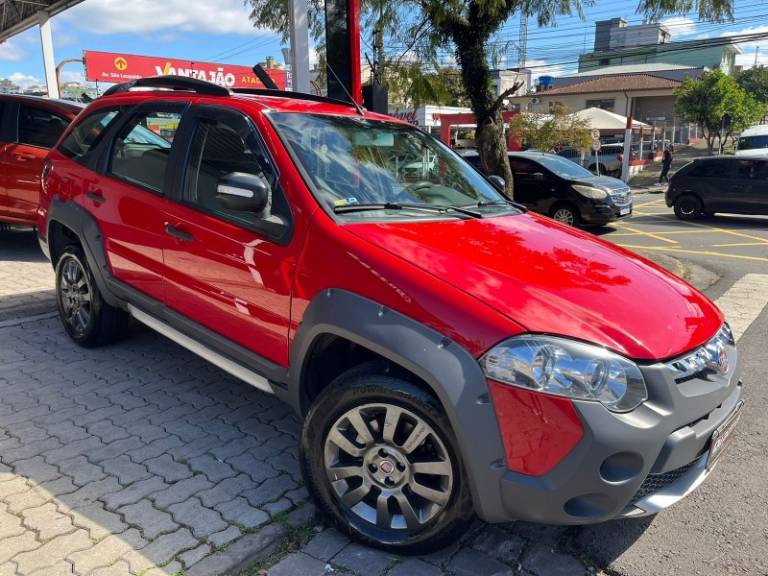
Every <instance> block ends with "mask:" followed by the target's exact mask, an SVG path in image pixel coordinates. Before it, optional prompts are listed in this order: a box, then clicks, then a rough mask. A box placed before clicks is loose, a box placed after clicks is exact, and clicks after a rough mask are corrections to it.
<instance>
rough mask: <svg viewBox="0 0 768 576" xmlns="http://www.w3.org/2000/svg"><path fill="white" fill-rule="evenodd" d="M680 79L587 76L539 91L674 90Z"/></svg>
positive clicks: (645, 76) (552, 92)
mask: <svg viewBox="0 0 768 576" xmlns="http://www.w3.org/2000/svg"><path fill="white" fill-rule="evenodd" d="M680 84H682V82H680V81H679V80H670V79H669V78H659V77H658V76H652V75H650V74H621V75H617V76H600V77H598V78H587V79H585V80H584V81H582V82H576V83H574V84H569V85H567V86H562V87H560V88H551V89H549V90H543V91H541V92H537V93H536V95H537V96H538V95H541V96H559V95H565V94H589V93H594V92H631V91H634V90H672V89H674V88H677V87H678V86H680Z"/></svg>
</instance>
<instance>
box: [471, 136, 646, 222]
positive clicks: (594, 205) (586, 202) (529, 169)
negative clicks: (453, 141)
mask: <svg viewBox="0 0 768 576" xmlns="http://www.w3.org/2000/svg"><path fill="white" fill-rule="evenodd" d="M462 157H463V158H464V159H465V160H467V161H468V162H469V163H470V164H472V165H473V166H475V168H477V169H478V170H481V167H480V157H479V156H478V154H477V151H474V150H473V151H472V152H466V153H464V154H462ZM509 164H510V167H511V169H512V175H513V177H514V184H515V201H517V202H520V203H521V204H523V205H524V206H525V207H526V208H529V209H530V210H533V211H534V212H538V213H539V214H545V215H547V216H550V217H552V218H554V219H555V220H557V221H558V222H562V223H563V224H568V225H570V226H581V225H584V226H602V225H605V224H607V223H609V222H612V221H614V220H617V219H619V218H624V217H625V216H629V215H630V214H631V213H632V191H631V190H630V188H629V186H627V185H626V184H625V183H624V182H622V181H621V180H618V179H616V178H611V177H610V176H595V175H594V174H592V173H591V172H589V171H588V170H586V169H584V168H582V167H581V166H579V165H578V164H576V163H575V162H571V161H570V160H567V159H565V158H562V157H560V156H557V155H556V154H547V153H544V152H530V151H528V152H510V154H509Z"/></svg>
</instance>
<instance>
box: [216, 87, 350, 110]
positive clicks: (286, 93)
mask: <svg viewBox="0 0 768 576" xmlns="http://www.w3.org/2000/svg"><path fill="white" fill-rule="evenodd" d="M231 91H232V92H233V93H234V94H251V95H253V96H272V97H275V98H296V99H299V100H311V101H313V102H325V103H327V104H338V105H339V106H354V104H352V102H348V101H347V100H339V99H338V98H330V97H328V96H319V95H318V94H310V93H308V92H292V91H290V90H270V89H268V88H233V89H232V90H231Z"/></svg>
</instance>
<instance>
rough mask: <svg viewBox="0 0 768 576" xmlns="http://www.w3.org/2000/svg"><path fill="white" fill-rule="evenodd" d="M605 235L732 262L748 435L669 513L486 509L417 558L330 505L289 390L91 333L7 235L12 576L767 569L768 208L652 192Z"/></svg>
mask: <svg viewBox="0 0 768 576" xmlns="http://www.w3.org/2000/svg"><path fill="white" fill-rule="evenodd" d="M600 233H601V234H602V235H603V237H604V238H606V239H607V240H610V241H613V242H616V243H618V244H620V245H622V246H625V247H627V248H629V249H641V250H645V251H646V253H648V252H659V253H662V254H667V255H669V256H673V257H676V258H679V259H680V260H682V261H683V262H693V263H695V264H697V265H699V266H703V267H705V268H707V269H710V270H711V271H713V272H714V273H715V274H716V277H717V278H719V280H718V281H717V282H715V283H714V284H712V285H711V286H710V287H708V288H707V293H708V294H709V295H710V296H711V297H712V298H713V299H716V300H717V301H718V303H719V305H720V306H721V307H722V308H723V309H724V311H725V312H726V315H727V316H728V317H729V319H730V320H731V322H732V323H733V324H734V326H735V330H736V332H737V335H739V336H740V340H739V346H740V353H741V358H742V362H743V374H744V375H743V377H744V381H745V397H746V400H747V404H746V407H745V412H744V416H743V418H742V421H741V424H740V430H739V435H738V437H737V439H736V441H735V442H734V444H733V445H732V446H731V447H730V449H729V451H728V453H727V454H726V455H725V456H724V457H723V459H722V461H721V463H720V464H719V466H718V468H717V469H716V470H715V471H714V472H713V474H712V475H711V476H710V477H709V479H708V480H707V482H706V483H705V484H704V485H703V486H702V487H701V488H700V489H698V490H697V491H696V492H695V493H694V494H693V495H692V496H691V497H689V498H688V499H686V500H685V501H683V502H681V503H679V504H678V505H676V506H674V507H673V508H671V509H670V510H668V511H666V512H665V513H663V514H661V515H660V516H658V517H656V518H650V519H643V520H631V521H616V522H611V523H608V524H604V525H599V526H594V527H585V528H558V527H547V526H535V525H531V524H524V523H513V524H507V525H501V526H485V525H482V524H481V523H476V525H475V526H474V528H473V529H472V530H471V531H469V533H467V534H466V535H465V537H464V538H463V539H462V541H461V542H460V543H458V544H456V545H454V546H451V547H449V548H448V549H446V550H443V551H441V552H438V553H436V554H432V555H429V556H424V557H418V558H400V557H396V556H393V555H389V554H386V553H383V552H380V551H376V550H372V549H368V548H365V547H362V546H359V545H357V544H351V543H349V542H348V541H347V540H346V538H344V537H342V536H341V535H340V534H338V533H337V532H335V531H334V530H332V529H328V528H326V527H325V526H324V525H323V523H322V519H318V518H315V515H314V507H313V506H312V504H311V503H309V502H308V501H307V493H306V491H305V490H304V488H303V487H302V481H301V477H300V474H299V470H298V466H297V460H296V438H297V434H298V430H299V424H298V421H297V420H296V419H295V418H294V417H293V416H292V415H291V414H290V413H289V411H288V409H287V408H286V407H285V406H283V405H281V404H280V403H278V402H277V401H276V400H275V399H274V398H272V397H271V396H268V395H265V394H263V393H261V392H258V391H257V390H255V389H253V388H250V387H249V386H247V385H245V384H243V383H241V382H238V381H235V380H233V379H232V378H230V377H228V376H227V375H225V374H224V373H222V372H221V371H219V370H218V369H216V368H215V367H213V366H211V365H209V364H207V363H206V362H205V361H203V360H200V359H197V358H196V357H194V356H192V355H191V354H190V353H188V352H186V351H185V350H183V349H182V348H180V347H178V346H177V345H176V344H174V343H173V342H171V341H169V340H167V339H164V338H163V337H161V336H159V335H156V334H154V333H150V332H149V331H147V330H143V329H140V328H136V329H135V330H134V332H133V333H132V335H131V337H130V338H128V339H127V340H126V341H123V342H121V343H120V344H117V345H115V346H112V347H109V348H104V349H97V350H83V349H80V348H77V347H76V346H75V345H74V344H72V343H71V342H70V341H69V340H68V339H67V338H66V337H65V335H64V333H63V331H62V330H61V328H60V326H59V323H58V319H57V318H55V317H54V315H53V313H52V310H53V309H54V301H53V293H52V288H53V274H52V272H51V270H50V266H49V264H47V263H46V262H45V261H44V260H43V258H42V256H41V255H40V253H39V250H38V248H37V246H36V243H35V239H34V235H33V234H32V233H31V232H25V231H11V232H6V233H2V234H0V576H6V575H8V576H11V575H13V576H16V575H28V574H29V575H31V574H40V575H44V576H57V575H59V574H68V575H69V574H80V575H85V574H98V575H108V576H112V575H115V576H120V575H123V574H133V575H150V574H151V575H160V574H166V575H174V574H175V575H180V574H186V575H187V576H194V575H200V576H210V575H213V574H219V573H222V571H226V570H227V569H230V568H232V569H234V570H235V572H234V573H238V572H240V571H242V572H243V573H246V574H264V573H266V572H267V571H268V573H269V574H274V575H292V576H298V575H301V574H307V575H315V574H316V575H321V574H327V573H334V574H365V575H366V576H374V575H385V574H386V575H390V576H418V575H425V576H432V575H434V576H437V575H440V574H451V575H470V574H523V575H527V576H533V575H536V576H557V575H569V576H570V575H572V574H583V573H595V572H599V571H601V570H602V571H604V572H605V573H606V574H610V575H626V576H641V575H642V576H645V575H648V576H651V575H658V574H676V575H688V574H691V575H693V574H749V575H753V574H762V575H765V574H768V494H766V491H765V478H766V477H768V458H767V456H768V436H766V434H765V429H766V427H767V426H768V415H767V414H766V412H765V410H764V409H763V406H764V405H765V404H766V403H767V402H768V392H767V391H766V387H765V382H766V369H765V366H764V364H763V360H764V358H765V350H766V343H768V310H766V307H765V304H766V301H768V266H766V263H768V219H758V218H738V217H728V216H726V217H719V218H716V219H713V220H707V221H700V222H692V223H683V222H680V221H678V220H676V219H675V218H674V216H673V215H672V213H671V210H669V209H668V208H666V207H665V206H664V205H663V200H662V199H661V197H659V196H654V195H643V196H639V197H638V199H637V203H636V210H635V213H634V215H633V217H632V218H630V219H627V220H624V221H622V222H620V223H619V224H618V225H616V226H612V227H610V228H607V229H606V230H603V231H601V232H600ZM638 306H642V307H648V303H646V302H642V303H638ZM648 313H653V309H652V308H650V309H649V311H648Z"/></svg>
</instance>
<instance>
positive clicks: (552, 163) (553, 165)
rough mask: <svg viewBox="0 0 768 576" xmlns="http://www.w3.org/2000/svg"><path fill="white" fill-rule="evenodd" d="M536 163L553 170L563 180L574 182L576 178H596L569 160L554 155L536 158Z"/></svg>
mask: <svg viewBox="0 0 768 576" xmlns="http://www.w3.org/2000/svg"><path fill="white" fill-rule="evenodd" d="M536 162H538V163H539V164H541V165H543V166H544V167H545V168H547V169H548V170H551V171H552V172H554V173H555V174H557V175H558V176H560V177H561V178H565V179H566V180H572V179H574V178H594V176H595V175H594V174H592V172H590V171H589V170H587V169H586V168H583V167H581V166H579V165H578V164H576V162H571V161H570V160H568V159H567V158H561V157H560V156H555V155H553V154H546V155H542V156H537V157H536Z"/></svg>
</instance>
